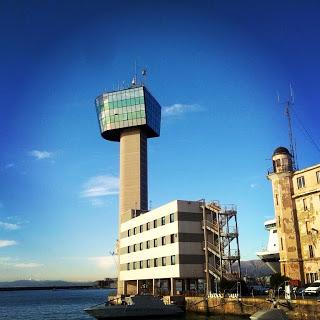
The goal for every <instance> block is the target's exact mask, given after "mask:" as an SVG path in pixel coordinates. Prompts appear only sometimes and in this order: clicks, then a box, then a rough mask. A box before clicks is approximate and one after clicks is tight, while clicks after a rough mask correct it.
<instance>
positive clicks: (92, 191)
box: [81, 175, 119, 204]
mask: <svg viewBox="0 0 320 320" xmlns="http://www.w3.org/2000/svg"><path fill="white" fill-rule="evenodd" d="M83 189H84V190H83V191H82V192H81V197H83V198H97V197H102V196H110V195H114V194H118V193H119V178H117V177H113V176H107V175H102V176H96V177H92V178H90V179H89V180H88V181H87V182H86V183H85V184H84V185H83ZM100 204H101V203H100Z"/></svg>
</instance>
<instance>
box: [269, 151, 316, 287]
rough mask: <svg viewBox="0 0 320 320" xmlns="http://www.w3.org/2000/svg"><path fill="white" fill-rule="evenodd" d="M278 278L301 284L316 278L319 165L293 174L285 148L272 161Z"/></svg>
mask: <svg viewBox="0 0 320 320" xmlns="http://www.w3.org/2000/svg"><path fill="white" fill-rule="evenodd" d="M272 160H273V169H272V170H271V171H270V172H269V174H268V179H269V180H270V181H271V182H272V191H273V198H274V208H275V217H276V222H277V230H278V240H279V251H280V265H281V274H283V275H286V276H288V277H290V278H291V279H293V280H299V281H301V282H302V283H310V282H312V281H314V280H317V279H319V278H320V164H318V165H314V166H311V167H308V168H305V169H302V170H294V169H293V165H292V159H291V155H290V153H289V151H288V150H287V149H286V148H283V147H280V148H277V149H276V150H275V152H274V154H273V157H272Z"/></svg>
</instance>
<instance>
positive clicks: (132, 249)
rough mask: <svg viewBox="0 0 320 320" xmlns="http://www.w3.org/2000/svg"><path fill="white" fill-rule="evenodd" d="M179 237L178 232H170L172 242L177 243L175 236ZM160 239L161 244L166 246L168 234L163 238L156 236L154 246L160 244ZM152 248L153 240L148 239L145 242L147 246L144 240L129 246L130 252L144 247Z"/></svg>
mask: <svg viewBox="0 0 320 320" xmlns="http://www.w3.org/2000/svg"><path fill="white" fill-rule="evenodd" d="M176 237H177V234H170V243H175V238H176ZM158 240H160V245H162V246H164V245H166V244H167V243H166V242H167V241H166V236H163V237H161V238H159V239H158V238H155V239H153V240H152V243H153V247H154V248H155V247H157V246H158ZM150 248H151V240H147V241H146V242H145V246H144V245H143V242H140V243H139V244H138V243H136V244H134V245H133V246H128V253H130V252H136V251H139V250H140V251H141V250H143V249H150Z"/></svg>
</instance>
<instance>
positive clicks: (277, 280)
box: [270, 273, 290, 289]
mask: <svg viewBox="0 0 320 320" xmlns="http://www.w3.org/2000/svg"><path fill="white" fill-rule="evenodd" d="M288 280H290V278H288V277H286V276H282V275H281V273H275V274H273V275H272V276H271V277H270V285H271V287H272V288H274V289H277V288H278V287H279V286H281V285H282V284H283V283H284V282H285V281H288Z"/></svg>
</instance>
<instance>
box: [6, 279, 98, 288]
mask: <svg viewBox="0 0 320 320" xmlns="http://www.w3.org/2000/svg"><path fill="white" fill-rule="evenodd" d="M91 285H94V282H68V281H62V280H56V281H54V280H43V281H42V280H16V281H4V282H0V288H12V287H21V288H22V287H68V286H91Z"/></svg>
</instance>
